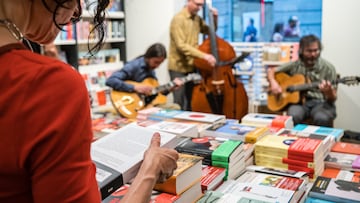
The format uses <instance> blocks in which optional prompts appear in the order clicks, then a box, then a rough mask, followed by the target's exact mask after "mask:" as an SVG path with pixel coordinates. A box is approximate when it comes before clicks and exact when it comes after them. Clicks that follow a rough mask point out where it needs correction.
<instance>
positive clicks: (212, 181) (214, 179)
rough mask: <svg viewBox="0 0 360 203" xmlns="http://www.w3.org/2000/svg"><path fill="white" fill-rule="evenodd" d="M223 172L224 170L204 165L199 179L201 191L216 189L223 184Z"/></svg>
mask: <svg viewBox="0 0 360 203" xmlns="http://www.w3.org/2000/svg"><path fill="white" fill-rule="evenodd" d="M225 171H226V170H225V168H220V167H215V166H206V165H204V166H203V168H202V177H201V189H202V191H203V192H204V191H206V190H214V189H216V188H217V187H218V186H219V185H220V184H221V183H222V182H223V179H224V177H225Z"/></svg>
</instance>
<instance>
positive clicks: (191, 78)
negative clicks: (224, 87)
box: [185, 73, 202, 83]
mask: <svg viewBox="0 0 360 203" xmlns="http://www.w3.org/2000/svg"><path fill="white" fill-rule="evenodd" d="M201 80H202V77H201V75H200V74H198V73H190V74H188V75H187V76H186V77H185V81H193V82H194V83H198V82H200V81H201Z"/></svg>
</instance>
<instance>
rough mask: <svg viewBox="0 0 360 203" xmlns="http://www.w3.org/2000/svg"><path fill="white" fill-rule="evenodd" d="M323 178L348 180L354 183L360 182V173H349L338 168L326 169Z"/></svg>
mask: <svg viewBox="0 0 360 203" xmlns="http://www.w3.org/2000/svg"><path fill="white" fill-rule="evenodd" d="M321 176H324V177H327V178H337V179H342V180H348V181H352V182H358V183H359V182H360V171H348V170H341V169H338V168H325V169H324V172H323V173H322V174H321Z"/></svg>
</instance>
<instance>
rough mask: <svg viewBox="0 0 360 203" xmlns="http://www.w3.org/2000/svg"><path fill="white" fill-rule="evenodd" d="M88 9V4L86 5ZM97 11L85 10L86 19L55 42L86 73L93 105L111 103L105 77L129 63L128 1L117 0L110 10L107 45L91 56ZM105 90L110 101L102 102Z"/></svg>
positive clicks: (106, 25) (73, 26)
mask: <svg viewBox="0 0 360 203" xmlns="http://www.w3.org/2000/svg"><path fill="white" fill-rule="evenodd" d="M82 7H83V8H86V7H85V6H82ZM93 17H94V12H93V11H92V10H91V8H90V10H83V11H82V19H81V21H79V22H78V23H77V24H75V25H66V26H64V29H65V30H66V32H61V33H60V34H59V36H58V37H57V39H56V40H55V45H57V46H58V47H59V49H60V50H61V51H63V52H64V53H65V55H66V61H67V62H68V63H69V64H70V65H72V66H73V67H75V68H76V69H77V70H78V71H79V72H80V73H81V74H82V75H83V78H84V80H85V83H86V85H87V88H88V90H89V94H90V95H91V97H92V99H93V107H98V106H102V105H108V104H110V99H108V98H109V96H108V94H109V91H110V89H109V88H107V87H106V86H105V78H106V77H107V76H109V75H110V74H111V73H112V72H114V71H116V70H118V69H121V68H122V67H123V64H124V63H125V62H126V35H125V13H124V1H123V0H113V1H111V4H110V5H109V8H108V10H107V11H106V21H105V41H104V42H105V43H104V46H103V48H102V49H101V50H100V51H99V52H98V53H97V54H95V55H94V56H92V57H90V55H89V53H88V46H87V44H88V43H89V44H90V46H91V45H93V44H94V43H96V42H97V41H98V40H97V36H96V34H95V33H90V31H91V30H92V29H93V27H94V25H93V24H92V19H93ZM104 93H105V96H106V98H107V99H106V103H105V104H104V103H103V102H101V103H100V102H99V101H100V100H99V98H98V95H103V94H104Z"/></svg>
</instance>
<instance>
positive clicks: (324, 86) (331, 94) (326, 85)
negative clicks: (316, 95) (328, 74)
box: [319, 80, 336, 101]
mask: <svg viewBox="0 0 360 203" xmlns="http://www.w3.org/2000/svg"><path fill="white" fill-rule="evenodd" d="M319 89H320V91H321V92H322V93H323V94H324V96H325V98H326V99H328V100H330V101H334V100H335V99H336V89H334V88H333V86H332V84H331V82H330V81H326V80H323V81H321V83H320V84H319Z"/></svg>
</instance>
